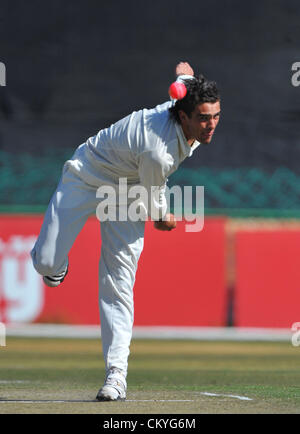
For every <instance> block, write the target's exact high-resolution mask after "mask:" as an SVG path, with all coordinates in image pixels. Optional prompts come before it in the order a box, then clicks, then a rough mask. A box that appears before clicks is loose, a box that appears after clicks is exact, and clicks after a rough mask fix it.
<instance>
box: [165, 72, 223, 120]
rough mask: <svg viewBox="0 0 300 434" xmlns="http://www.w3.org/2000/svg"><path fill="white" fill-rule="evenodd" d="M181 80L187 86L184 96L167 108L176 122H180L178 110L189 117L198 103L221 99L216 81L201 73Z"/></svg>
mask: <svg viewBox="0 0 300 434" xmlns="http://www.w3.org/2000/svg"><path fill="white" fill-rule="evenodd" d="M183 81H184V84H185V86H186V88H187V93H186V96H185V97H184V98H182V99H179V100H177V101H176V103H175V105H173V106H172V107H171V108H169V112H170V114H171V116H172V118H173V119H174V120H175V121H176V122H178V123H180V118H179V114H178V112H179V110H183V111H184V112H185V113H186V114H187V115H188V117H191V113H192V112H193V111H194V110H195V107H196V106H197V105H198V104H203V103H205V102H211V103H214V102H217V101H220V99H221V97H220V93H219V90H218V88H217V84H216V82H215V81H209V80H206V78H205V77H204V76H203V75H199V76H198V77H194V78H190V79H185V80H183Z"/></svg>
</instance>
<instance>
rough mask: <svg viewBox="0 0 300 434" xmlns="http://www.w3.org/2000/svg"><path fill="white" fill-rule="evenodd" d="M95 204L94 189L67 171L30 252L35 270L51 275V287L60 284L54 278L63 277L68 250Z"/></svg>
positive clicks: (93, 210)
mask: <svg viewBox="0 0 300 434" xmlns="http://www.w3.org/2000/svg"><path fill="white" fill-rule="evenodd" d="M96 205H97V203H96V191H95V189H93V188H91V187H89V186H88V185H86V184H85V183H84V182H83V181H82V180H81V179H80V178H78V177H77V176H76V175H74V174H73V173H72V172H71V171H70V170H69V169H66V170H64V172H63V175H62V178H61V180H60V182H59V184H58V187H57V189H56V191H55V193H54V194H53V196H52V199H51V201H50V203H49V206H48V208H47V211H46V214H45V217H44V221H43V225H42V228H41V231H40V234H39V237H38V239H37V241H36V243H35V246H34V248H33V249H32V252H31V256H32V261H33V265H34V267H35V269H36V270H37V272H38V273H40V274H42V275H43V276H48V278H49V280H50V282H49V285H50V286H57V284H59V283H60V281H59V282H58V283H57V284H55V280H56V279H60V280H61V279H63V278H64V276H65V274H66V271H67V267H68V253H69V250H70V249H71V247H72V245H73V243H74V241H75V238H76V237H77V235H78V233H79V232H80V230H81V229H82V227H83V225H84V223H85V222H86V220H87V218H88V217H89V215H91V214H93V213H94V212H95V210H96ZM44 280H45V279H44ZM46 280H47V279H46ZM46 280H45V283H47V284H48V281H46ZM51 281H53V285H51Z"/></svg>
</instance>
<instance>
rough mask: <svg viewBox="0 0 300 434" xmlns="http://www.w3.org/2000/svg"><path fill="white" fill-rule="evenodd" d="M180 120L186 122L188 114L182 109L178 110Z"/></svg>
mask: <svg viewBox="0 0 300 434" xmlns="http://www.w3.org/2000/svg"><path fill="white" fill-rule="evenodd" d="M178 116H179V119H180V122H186V120H187V118H188V115H187V114H186V113H185V112H184V111H183V110H178Z"/></svg>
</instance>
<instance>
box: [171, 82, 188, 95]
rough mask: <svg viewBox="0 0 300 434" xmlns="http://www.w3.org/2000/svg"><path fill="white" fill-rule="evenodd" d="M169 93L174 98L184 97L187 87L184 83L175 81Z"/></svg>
mask: <svg viewBox="0 0 300 434" xmlns="http://www.w3.org/2000/svg"><path fill="white" fill-rule="evenodd" d="M169 95H170V97H171V98H174V99H182V98H184V97H185V95H186V87H185V85H184V84H183V83H180V82H178V81H174V83H172V84H171V86H170V87H169Z"/></svg>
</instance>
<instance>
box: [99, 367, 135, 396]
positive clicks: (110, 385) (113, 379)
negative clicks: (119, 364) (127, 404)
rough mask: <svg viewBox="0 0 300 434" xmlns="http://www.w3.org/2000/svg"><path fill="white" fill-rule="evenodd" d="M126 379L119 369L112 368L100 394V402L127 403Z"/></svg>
mask: <svg viewBox="0 0 300 434" xmlns="http://www.w3.org/2000/svg"><path fill="white" fill-rule="evenodd" d="M126 388H127V384H126V379H125V377H124V375H123V373H122V371H121V369H118V368H111V369H110V370H109V371H108V373H107V375H106V379H105V383H104V385H103V387H101V389H100V390H99V392H98V395H97V396H96V399H97V400H98V401H125V399H126Z"/></svg>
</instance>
